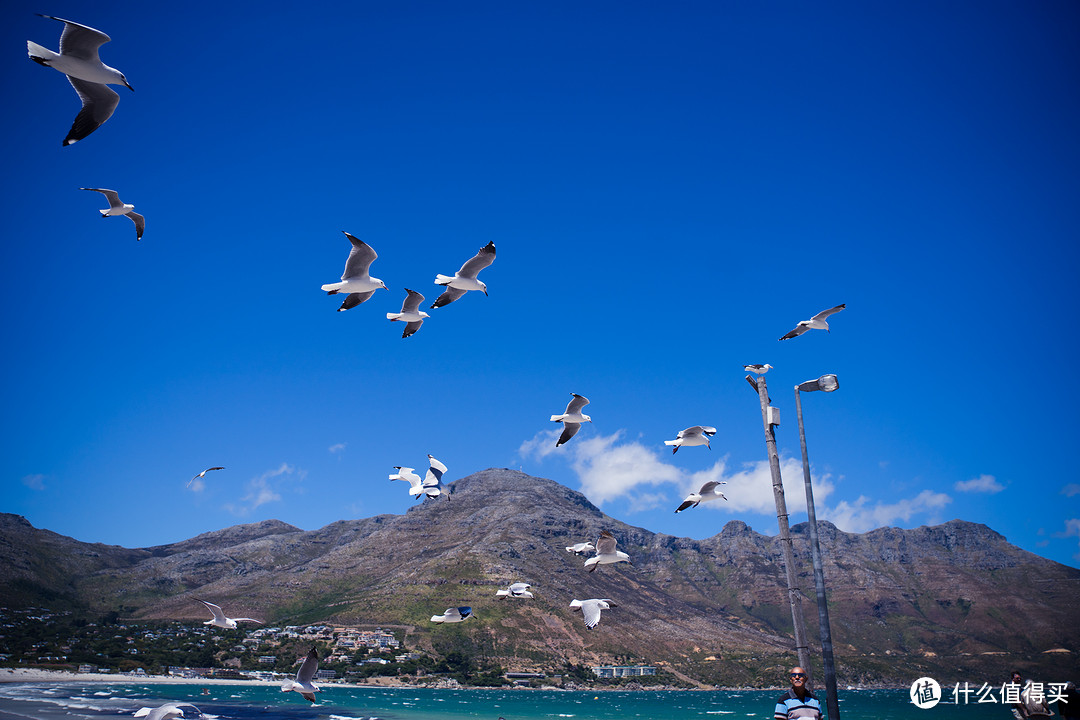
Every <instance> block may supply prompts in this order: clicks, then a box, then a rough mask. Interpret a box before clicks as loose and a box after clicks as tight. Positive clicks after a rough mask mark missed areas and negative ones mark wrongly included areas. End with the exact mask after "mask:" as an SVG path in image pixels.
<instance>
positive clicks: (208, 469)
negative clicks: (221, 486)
mask: <svg viewBox="0 0 1080 720" xmlns="http://www.w3.org/2000/svg"><path fill="white" fill-rule="evenodd" d="M224 469H225V468H223V467H212V468H206V469H205V470H203V471H202V472H201V473H199V474H198V475H196V476H195V477H193V478H191V479H190V480H188V482H187V485H185V487H191V483H193V482H195V481H196V480H198V479H199V478H201V477H206V473H208V472H210V471H211V470H224Z"/></svg>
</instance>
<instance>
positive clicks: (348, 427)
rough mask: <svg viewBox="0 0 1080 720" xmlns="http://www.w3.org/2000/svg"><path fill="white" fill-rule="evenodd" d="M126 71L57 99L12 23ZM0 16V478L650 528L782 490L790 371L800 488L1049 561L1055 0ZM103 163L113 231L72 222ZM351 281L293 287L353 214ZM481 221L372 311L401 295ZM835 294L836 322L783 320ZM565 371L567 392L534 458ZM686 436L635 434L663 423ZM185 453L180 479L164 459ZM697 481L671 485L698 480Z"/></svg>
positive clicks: (1071, 280)
mask: <svg viewBox="0 0 1080 720" xmlns="http://www.w3.org/2000/svg"><path fill="white" fill-rule="evenodd" d="M36 12H42V13H48V14H52V15H56V16H59V17H64V18H68V19H71V20H75V21H77V22H81V23H84V24H87V25H90V26H92V27H96V28H98V29H100V30H102V31H104V32H106V33H108V34H110V35H111V37H112V42H110V43H108V44H106V45H105V46H104V47H103V48H102V51H101V54H102V59H103V60H104V62H105V63H106V64H109V65H112V66H113V67H116V68H119V69H120V70H122V71H123V72H124V73H125V74H126V76H127V78H128V80H129V81H130V82H131V84H132V86H133V87H134V88H135V92H134V93H132V92H130V91H128V90H127V89H126V88H119V92H120V94H121V99H120V105H119V107H118V108H117V110H116V113H115V115H114V116H113V117H112V118H111V119H110V120H109V121H108V122H107V123H105V125H103V126H102V127H101V128H100V129H98V130H97V132H95V133H94V134H92V135H91V136H89V137H88V138H87V139H86V140H84V141H82V142H79V143H77V144H75V145H74V146H71V147H67V148H64V147H61V140H62V139H63V138H64V136H65V134H66V133H67V131H68V128H69V127H70V125H71V122H72V120H73V118H74V116H75V114H76V112H77V110H78V101H77V99H76V96H75V93H74V92H73V91H72V89H71V87H70V86H69V85H68V83H67V82H66V81H65V79H64V78H63V77H62V76H61V75H60V74H59V73H57V72H56V71H54V70H51V69H48V68H44V67H40V66H38V65H37V64H35V63H33V62H31V61H30V60H29V59H28V58H27V57H26V52H25V47H26V46H25V42H26V41H27V40H34V41H35V42H38V43H40V44H42V45H45V46H46V47H50V48H54V49H55V48H56V47H57V45H58V38H59V34H60V30H61V26H60V24H59V23H56V22H55V21H52V20H48V19H44V18H41V17H38V16H36V15H35V14H34V13H36ZM5 19H6V22H4V23H0V38H2V46H3V47H4V48H7V51H6V53H5V55H4V59H3V63H4V67H5V71H4V72H3V73H2V74H0V83H2V87H3V92H4V94H5V97H8V98H19V102H18V103H17V104H15V105H13V106H12V107H11V108H9V110H8V112H7V113H4V115H3V117H2V119H0V123H2V129H3V134H4V137H5V138H6V139H7V140H6V147H5V159H6V162H5V170H4V171H3V172H2V173H0V177H2V178H3V187H2V189H3V196H4V198H5V204H6V208H7V209H6V211H5V212H4V213H3V215H2V217H0V228H2V230H3V237H4V242H3V245H2V253H3V254H2V256H0V257H2V260H0V273H2V282H0V308H2V309H0V313H2V319H3V327H4V330H5V339H6V342H5V352H4V353H3V355H2V356H0V357H2V358H3V360H2V361H3V368H2V369H3V378H4V380H3V397H4V402H3V413H2V423H3V425H2V431H3V432H2V438H3V440H2V441H0V442H2V449H3V454H4V457H5V459H6V462H5V474H6V476H5V478H4V480H3V482H4V487H5V488H6V490H5V493H4V502H3V504H2V506H0V510H4V511H7V512H14V513H19V514H22V515H25V516H26V517H27V518H28V519H29V520H30V521H31V522H32V523H34V524H35V525H36V526H38V527H45V528H48V529H51V530H54V531H56V532H60V533H63V534H67V535H72V536H74V537H76V538H78V539H81V540H86V541H99V542H105V543H113V544H121V545H125V546H129V547H132V546H150V545H155V544H162V543H167V542H173V541H177V540H181V539H184V538H188V537H191V536H193V535H195V534H198V533H200V532H205V531H209V530H215V529H219V528H221V527H225V526H228V525H232V524H236V523H241V522H252V521H257V520H262V519H266V518H279V519H281V520H283V521H286V522H289V523H292V524H294V525H297V526H299V527H302V528H305V529H314V528H317V527H321V526H323V525H325V524H327V523H330V522H333V521H335V520H338V519H343V518H346V519H347V518H358V517H367V516H371V515H375V514H379V513H401V512H404V511H405V510H406V509H407V508H408V507H409V506H410V504H411V503H412V501H411V500H410V499H409V498H408V496H407V495H406V493H405V487H404V485H402V484H400V483H391V482H389V481H388V480H387V475H388V474H389V473H390V472H392V468H393V466H395V465H405V466H412V467H416V468H419V469H422V468H424V467H426V455H427V454H428V453H431V454H432V455H434V456H435V457H437V458H439V459H440V460H441V461H442V462H444V463H445V464H446V465H447V466H448V467H449V472H448V473H447V476H446V479H447V480H453V479H455V478H458V477H462V476H464V475H467V474H470V473H472V472H475V471H478V470H483V469H485V468H488V467H511V468H520V469H522V470H524V471H525V472H528V473H531V474H534V475H538V476H542V477H548V478H552V479H554V480H557V481H559V482H561V483H564V484H566V485H568V486H569V487H572V488H575V489H581V490H582V491H583V492H585V494H586V495H587V496H588V497H589V498H590V499H591V500H592V501H593V502H594V503H596V504H598V505H599V506H600V507H601V508H602V509H603V510H604V511H605V512H607V513H609V514H611V515H613V516H615V517H617V518H619V519H622V520H624V521H626V522H629V523H631V524H635V525H640V526H643V527H646V528H648V529H650V530H653V531H658V532H665V533H671V534H675V535H681V536H689V537H696V538H701V537H707V536H710V535H712V534H714V533H717V532H719V531H720V529H721V528H722V527H723V525H724V524H725V523H726V522H728V521H730V520H733V519H738V520H743V521H745V522H747V523H748V524H750V525H751V526H752V527H753V528H754V529H755V530H758V531H760V532H765V533H774V532H775V531H776V518H775V512H774V510H773V505H772V495H771V488H770V485H769V480H768V471H767V465H766V464H765V459H766V458H765V445H764V437H763V433H762V425H761V418H760V413H759V408H758V402H757V399H756V397H755V396H754V395H753V393H752V392H751V391H750V389H749V388H748V386H747V385H746V382H745V381H744V379H743V376H744V374H745V373H744V372H743V371H742V366H743V365H744V364H746V363H766V362H767V363H770V364H772V365H773V366H775V369H773V370H772V371H771V372H770V373H769V374H768V375H767V380H768V382H769V387H770V391H771V395H772V399H773V404H774V405H776V406H777V407H779V408H780V412H781V419H782V424H781V426H780V427H779V429H778V430H777V439H778V444H779V447H780V451H781V455H782V459H783V469H784V478H785V482H786V485H787V488H788V492H787V495H788V501H789V504H790V505H791V507H792V510H793V520H795V521H798V520H799V519H800V515H799V512H800V510H799V508H801V507H802V504H803V503H802V501H801V498H802V487H801V469H800V465H799V445H798V434H797V429H796V425H795V411H794V397H793V390H792V388H793V386H794V385H795V384H797V383H799V382H802V381H804V380H808V379H811V378H815V377H817V376H818V375H821V374H823V373H830V372H831V373H835V374H837V375H838V376H839V378H840V383H841V387H840V390H839V391H838V392H836V393H833V394H830V395H826V394H824V393H816V394H811V395H806V396H804V402H803V406H804V407H803V409H804V413H805V416H806V423H807V435H808V443H809V451H810V459H811V462H812V467H813V472H814V478H815V490H816V498H817V501H818V514H819V517H820V518H822V519H828V520H831V521H833V522H835V523H836V524H837V525H839V526H840V527H841V529H844V530H849V531H865V530H869V529H872V528H874V527H879V526H883V525H895V526H900V527H917V526H919V525H925V524H935V523H939V522H943V521H947V520H950V519H953V518H961V519H964V520H969V521H972V522H980V523H985V524H987V525H989V526H990V527H991V528H993V529H995V530H997V531H998V532H1001V533H1002V534H1004V535H1005V536H1006V537H1007V538H1008V539H1009V541H1011V542H1013V543H1015V544H1017V545H1019V546H1020V547H1023V548H1025V549H1027V550H1031V551H1033V552H1036V553H1038V554H1040V555H1043V556H1046V557H1049V558H1052V559H1054V560H1057V561H1059V562H1063V563H1067V564H1071V565H1073V566H1077V565H1078V564H1080V477H1078V472H1077V469H1076V468H1077V465H1076V454H1075V449H1074V448H1075V446H1074V444H1073V443H1074V442H1075V440H1074V438H1076V437H1077V434H1078V431H1080V423H1078V420H1077V412H1076V408H1077V407H1078V404H1080V392H1078V386H1077V383H1073V382H1070V381H1069V380H1068V375H1069V374H1070V371H1071V368H1073V367H1074V366H1075V364H1076V363H1075V356H1076V351H1077V341H1076V339H1075V333H1074V332H1073V331H1072V322H1071V321H1072V319H1073V317H1074V315H1075V314H1076V311H1077V309H1078V305H1080V303H1078V302H1077V300H1078V293H1077V281H1076V277H1077V269H1078V267H1080V264H1078V250H1077V238H1078V237H1080V234H1078V230H1080V210H1078V209H1077V208H1078V204H1077V203H1076V198H1077V197H1080V176H1078V172H1077V168H1078V167H1080V135H1078V133H1077V132H1076V128H1077V127H1080V93H1078V92H1077V87H1078V80H1080V57H1078V55H1080V50H1078V48H1080V44H1078V43H1077V32H1078V28H1080V7H1078V6H1077V5H1076V4H1075V3H1072V2H1063V1H1053V0H1050V1H1047V2H1040V3H1034V4H1031V3H1017V2H1012V3H1005V2H982V1H979V2H954V3H947V4H944V5H942V4H941V3H931V2H914V3H904V4H902V5H901V4H891V5H890V4H882V3H856V2H840V3H831V4H826V5H821V4H817V5H808V4H806V3H799V2H771V3H745V2H680V3H666V4H658V3H652V2H607V1H597V2H589V3H571V2H544V3H497V2H463V3H441V2H396V3H374V2H364V1H361V2H350V3H319V2H316V3H288V4H284V3H260V4H258V5H256V4H250V3H234V4H225V5H221V4H218V3H213V4H211V3H205V2H193V3H187V4H183V5H182V6H177V5H169V6H157V5H154V4H150V5H148V4H147V3H133V2H117V3H109V4H108V5H102V4H87V3H76V2H63V1H60V2H54V3H53V4H46V5H42V4H40V3H28V2H24V1H23V0H17V2H14V3H9V4H8V5H7V6H6V10H5ZM88 186H89V187H107V188H113V189H116V190H118V191H119V193H120V196H121V198H123V199H124V200H125V201H126V202H129V203H133V204H134V205H135V206H136V210H137V211H138V212H141V213H143V214H144V215H145V216H146V223H147V228H146V234H145V236H144V238H143V240H142V241H141V242H139V243H136V241H135V237H134V229H133V226H132V224H131V223H130V222H128V221H127V220H126V219H123V218H109V219H106V220H104V221H102V220H100V219H99V218H98V217H97V216H98V212H97V210H98V208H100V207H103V206H104V203H103V199H102V197H101V196H100V195H98V194H96V193H89V192H83V191H80V190H79V188H80V187H88ZM342 230H347V231H349V232H350V233H353V234H354V235H357V236H358V237H360V238H362V239H364V240H365V241H367V242H368V243H369V244H370V245H371V246H372V247H374V248H375V250H376V251H377V252H378V253H379V258H378V260H376V261H375V263H374V265H373V266H372V274H373V275H376V276H378V277H380V278H382V279H383V280H384V281H385V282H386V284H387V285H388V286H389V288H390V289H389V291H383V290H379V291H378V292H377V293H376V294H375V296H374V297H373V298H372V299H371V300H369V301H368V302H366V303H365V304H363V305H361V306H359V307H357V308H354V309H352V310H349V311H348V312H343V313H338V312H335V311H336V309H337V307H338V305H339V304H340V300H339V299H338V298H335V297H327V296H326V294H325V293H323V292H322V291H320V290H319V286H320V285H321V284H324V283H330V282H334V281H336V280H337V279H338V277H339V276H340V274H341V271H342V268H343V266H344V261H345V258H346V255H347V254H348V250H349V245H348V241H347V240H346V238H345V236H344V235H342V233H341V231H342ZM489 241H493V242H494V243H495V245H496V247H497V250H498V257H497V259H496V261H495V263H494V264H493V265H492V266H491V267H490V268H488V269H487V270H485V271H484V272H483V274H482V275H481V279H483V280H485V281H486V282H487V284H488V287H489V292H490V295H489V296H488V297H484V296H482V295H479V294H476V293H469V294H468V295H466V296H465V297H464V298H462V299H461V300H459V301H458V302H456V303H454V304H452V305H450V306H447V307H444V308H440V309H438V310H431V311H429V312H431V314H432V317H431V319H430V320H428V321H427V322H426V323H425V324H424V326H423V328H422V329H421V330H420V331H419V332H418V333H417V334H416V335H415V336H413V337H411V338H408V339H405V340H403V339H402V338H401V337H400V335H401V326H400V324H397V323H390V322H388V321H387V320H386V318H385V313H387V312H393V311H397V310H398V309H399V308H400V306H401V302H402V300H403V299H404V297H405V288H412V289H414V290H418V291H420V292H422V293H423V294H425V295H426V296H427V298H428V303H426V304H429V303H430V302H431V301H433V300H434V298H435V297H436V296H437V294H438V291H439V288H438V287H437V286H435V285H434V284H433V282H432V281H433V280H434V276H435V274H436V273H444V274H452V273H453V272H454V271H455V270H457V268H458V267H460V265H461V264H462V263H463V262H464V261H465V260H466V259H467V258H469V257H471V256H472V255H473V254H474V253H475V252H476V251H477V250H478V249H479V248H480V247H482V246H483V245H485V244H487V243H488V242H489ZM839 303H846V304H847V310H845V311H844V312H842V313H840V314H839V315H836V316H834V318H832V322H831V326H832V332H831V333H829V334H826V333H824V332H821V331H812V332H810V333H807V334H806V335H804V336H802V337H799V338H796V339H794V340H790V341H785V342H783V343H780V342H777V338H779V337H780V336H781V335H783V334H784V333H786V332H787V331H788V330H790V329H791V328H792V327H794V325H795V324H796V323H797V322H798V321H799V320H803V319H806V318H809V317H810V316H811V315H813V314H814V313H816V312H818V311H820V310H823V309H825V308H828V307H832V306H834V305H837V304H839ZM571 392H577V393H581V394H583V395H586V396H587V397H589V398H590V399H591V401H592V403H591V405H589V406H588V408H587V409H586V412H589V413H590V414H591V415H592V416H593V419H594V422H593V423H592V424H591V425H586V426H585V427H584V428H583V429H582V431H581V432H580V433H579V434H578V436H577V437H575V438H574V439H573V440H572V441H571V442H570V443H568V444H567V445H566V446H564V447H561V448H559V449H558V450H556V449H555V448H554V438H555V435H556V434H557V428H556V427H555V426H554V424H553V423H550V422H549V421H548V417H549V416H550V415H551V414H557V413H560V412H562V410H563V408H564V407H565V405H566V402H567V401H568V400H569V398H570V393H571ZM696 424H706V425H714V426H716V427H717V429H718V433H717V435H716V437H715V438H714V439H713V441H712V450H711V451H710V450H707V449H706V448H703V447H695V448H687V449H684V450H682V451H680V452H679V453H678V454H677V455H674V456H673V455H671V454H670V451H669V448H666V447H665V446H664V445H663V441H664V440H665V439H671V438H674V437H675V434H676V433H677V432H678V431H679V430H681V429H683V428H685V427H688V426H690V425H696ZM211 465H223V466H225V468H226V469H225V470H223V471H219V472H216V473H210V474H208V475H207V476H206V478H205V479H204V480H203V481H202V482H201V483H195V484H193V485H192V486H191V487H190V488H189V487H185V484H186V483H187V481H188V480H189V479H190V478H191V477H192V475H194V474H195V473H197V472H198V471H200V470H202V469H204V468H206V467H209V466H211ZM710 478H711V479H717V478H719V479H725V480H726V481H727V482H728V483H729V485H728V486H727V488H725V490H726V492H727V495H728V497H729V498H730V502H728V503H726V504H722V505H719V504H713V505H712V506H702V507H700V508H696V509H693V510H691V511H688V512H686V513H680V514H679V515H675V514H674V513H673V510H674V508H675V507H676V506H677V505H678V504H679V502H680V500H681V499H682V497H683V496H684V495H685V494H686V493H687V492H688V491H689V490H691V489H693V488H695V487H696V486H697V485H699V484H700V483H701V482H702V481H703V480H705V479H710Z"/></svg>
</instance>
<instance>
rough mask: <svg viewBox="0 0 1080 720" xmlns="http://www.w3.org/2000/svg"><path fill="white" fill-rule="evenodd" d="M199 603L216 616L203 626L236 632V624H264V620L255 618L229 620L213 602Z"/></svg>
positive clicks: (202, 601) (203, 601)
mask: <svg viewBox="0 0 1080 720" xmlns="http://www.w3.org/2000/svg"><path fill="white" fill-rule="evenodd" d="M195 599H196V600H199V598H195ZM199 602H201V603H202V604H203V605H205V606H206V609H207V610H209V611H210V612H211V613H213V614H214V617H212V618H210V619H209V620H207V621H206V622H204V623H203V625H213V626H214V627H219V628H225V629H226V630H235V629H236V623H238V622H244V621H246V622H253V623H259V624H260V625H262V624H263V621H262V620H256V619H255V618H228V617H225V613H223V612H222V611H221V607H220V606H218V605H215V604H214V603H211V602H206V601H205V600H199Z"/></svg>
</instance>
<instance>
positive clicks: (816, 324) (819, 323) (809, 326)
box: [780, 303, 847, 340]
mask: <svg viewBox="0 0 1080 720" xmlns="http://www.w3.org/2000/svg"><path fill="white" fill-rule="evenodd" d="M846 307H847V303H844V304H841V305H837V306H836V307H833V308H829V309H828V310H822V311H821V312H819V313H818V314H817V315H815V316H814V317H812V318H810V319H809V320H803V321H802V322H800V323H799V324H798V325H796V326H795V329H794V330H792V331H791V332H789V333H788V334H787V335H785V336H784V337H782V338H780V339H781V340H788V339H790V338H793V337H799V336H800V335H802V334H803V333H804V332H806V331H807V330H824V331H825V332H829V323H827V322H825V319H826V318H827V317H829V316H830V315H835V314H836V313H838V312H840V311H841V310H843V309H844V308H846Z"/></svg>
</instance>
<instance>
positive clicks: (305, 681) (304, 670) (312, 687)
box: [281, 647, 322, 703]
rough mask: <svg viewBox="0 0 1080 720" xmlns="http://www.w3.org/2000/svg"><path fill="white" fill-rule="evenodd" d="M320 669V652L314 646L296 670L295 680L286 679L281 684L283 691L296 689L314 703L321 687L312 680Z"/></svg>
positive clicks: (301, 695)
mask: <svg viewBox="0 0 1080 720" xmlns="http://www.w3.org/2000/svg"><path fill="white" fill-rule="evenodd" d="M318 669H319V653H318V651H317V650H316V649H315V648H314V647H313V648H311V650H310V651H309V652H308V654H307V657H305V658H304V664H303V665H301V666H300V669H299V670H297V671H296V679H295V680H286V681H285V682H283V683H282V684H281V692H290V691H296V692H298V693H300V697H302V698H304V699H305V700H307V701H309V702H311V703H314V702H315V693H317V692H319V691H320V690H321V689H322V688H320V687H319V686H318V685H316V684H315V683H313V682H311V681H312V680H313V679H314V678H315V672H316V671H317V670H318Z"/></svg>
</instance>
